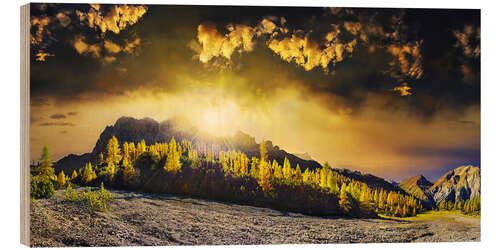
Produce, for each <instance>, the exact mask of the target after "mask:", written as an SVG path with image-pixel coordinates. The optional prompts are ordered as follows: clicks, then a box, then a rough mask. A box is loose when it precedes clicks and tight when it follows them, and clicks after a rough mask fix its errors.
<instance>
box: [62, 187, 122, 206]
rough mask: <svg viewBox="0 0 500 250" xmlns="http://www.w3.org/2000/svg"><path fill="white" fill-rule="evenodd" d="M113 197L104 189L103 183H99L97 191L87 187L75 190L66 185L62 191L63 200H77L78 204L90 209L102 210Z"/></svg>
mask: <svg viewBox="0 0 500 250" xmlns="http://www.w3.org/2000/svg"><path fill="white" fill-rule="evenodd" d="M111 198H113V197H112V195H111V193H110V192H109V191H108V190H106V189H104V184H103V183H101V188H100V190H99V191H92V188H90V187H89V188H88V189H87V191H85V190H84V191H82V192H77V191H75V190H73V189H72V188H71V185H68V187H67V188H66V191H65V192H64V200H65V201H70V202H77V203H80V204H85V205H88V206H89V207H90V208H91V209H92V210H96V211H104V210H106V209H107V204H106V203H107V202H108V201H109V199H111Z"/></svg>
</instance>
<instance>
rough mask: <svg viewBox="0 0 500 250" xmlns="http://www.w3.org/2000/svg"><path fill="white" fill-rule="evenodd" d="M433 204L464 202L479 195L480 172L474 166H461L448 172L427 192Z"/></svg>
mask: <svg viewBox="0 0 500 250" xmlns="http://www.w3.org/2000/svg"><path fill="white" fill-rule="evenodd" d="M428 192H429V194H430V195H432V197H433V199H434V202H435V203H436V204H439V203H440V202H441V201H443V200H444V201H452V202H455V201H456V200H466V199H470V198H472V197H475V196H479V195H481V171H480V168H479V167H475V166H461V167H458V168H455V169H452V170H450V171H448V172H447V173H446V174H444V175H443V176H442V177H441V178H439V179H438V180H437V181H436V182H435V183H434V185H432V186H431V187H430V188H429V190H428Z"/></svg>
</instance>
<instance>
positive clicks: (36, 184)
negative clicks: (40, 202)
mask: <svg viewBox="0 0 500 250" xmlns="http://www.w3.org/2000/svg"><path fill="white" fill-rule="evenodd" d="M53 195H54V184H53V183H52V181H51V180H50V179H49V178H47V177H44V176H38V175H37V176H32V177H31V183H30V196H31V197H32V198H35V199H40V198H50V197H52V196H53Z"/></svg>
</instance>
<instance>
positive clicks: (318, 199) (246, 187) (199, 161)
mask: <svg viewBox="0 0 500 250" xmlns="http://www.w3.org/2000/svg"><path fill="white" fill-rule="evenodd" d="M103 184H104V185H105V186H107V187H112V188H117V189H124V190H132V191H140V192H151V193H164V194H175V195H183V196H190V197H196V198H206V199H211V200H217V201H225V202H232V203H237V204H244V205H252V206H260V207H269V208H273V209H277V210H280V211H289V212H298V213H304V214H309V215H319V216H348V217H356V218H375V217H378V215H379V214H382V215H388V216H397V217H408V216H414V215H416V214H417V213H420V212H423V211H425V209H424V208H423V207H422V204H421V202H420V200H419V199H417V198H415V197H413V196H411V195H408V194H405V193H401V192H395V191H389V190H385V189H381V188H379V189H374V188H370V187H369V186H368V185H367V184H366V183H363V182H360V181H357V180H355V179H353V178H349V177H346V176H344V175H342V174H339V173H338V172H337V171H334V170H333V169H332V167H331V166H330V165H329V164H328V163H324V164H323V165H322V168H321V169H319V168H318V169H315V170H310V169H305V170H302V169H301V167H300V166H299V165H297V166H295V167H294V166H291V164H290V162H289V161H288V159H286V158H285V159H284V161H283V164H279V163H278V162H277V161H276V160H273V161H270V160H269V159H268V156H267V149H266V147H265V145H264V143H261V144H260V158H257V157H252V158H251V159H249V158H248V157H247V156H246V155H245V154H244V153H242V152H240V151H234V150H224V149H222V147H221V146H220V145H216V144H204V143H200V142H196V143H193V142H192V141H189V140H182V141H180V142H177V141H176V140H175V138H173V137H172V138H171V140H170V142H169V143H158V142H157V143H154V144H152V145H146V143H145V141H144V140H142V141H140V142H139V143H134V142H124V143H123V144H121V145H120V144H119V142H118V140H117V138H116V137H114V136H113V137H112V138H111V139H110V140H109V141H108V144H107V152H105V153H104V154H103V153H100V155H99V162H98V163H97V164H92V163H91V162H88V163H86V164H85V166H82V168H80V169H79V170H78V171H73V172H72V173H68V174H67V173H64V171H60V172H59V173H58V174H57V175H56V173H55V171H54V168H53V167H52V161H51V159H50V152H49V150H48V148H47V147H44V149H43V152H42V156H41V158H40V162H39V163H38V164H37V165H36V166H33V167H32V170H31V196H32V197H33V198H44V197H50V196H52V194H53V193H54V188H55V189H57V188H67V191H66V196H67V197H73V200H76V199H77V197H78V196H77V194H74V193H71V192H74V191H72V190H71V185H73V186H74V185H80V186H90V187H92V186H94V187H97V186H99V185H101V190H100V191H99V193H98V192H96V193H95V195H94V196H91V195H92V193H91V192H92V191H91V190H90V189H89V191H88V192H87V193H85V192H84V193H83V194H80V196H81V197H95V199H96V200H98V201H99V199H101V198H102V200H103V202H105V200H107V199H109V198H110V197H108V196H107V194H106V193H105V190H104V187H103ZM98 194H102V195H101V196H99V195H98ZM70 195H72V196H70ZM100 197H101V198H100ZM479 202H480V199H479V198H476V199H471V200H467V201H456V202H455V203H451V202H442V203H440V204H439V206H438V208H439V209H441V210H461V211H462V212H464V213H469V214H473V213H478V212H479V208H480V204H479ZM97 203H98V207H100V208H102V207H103V206H104V207H105V204H100V203H99V202H97Z"/></svg>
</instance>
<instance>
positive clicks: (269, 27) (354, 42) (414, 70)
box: [188, 13, 423, 80]
mask: <svg viewBox="0 0 500 250" xmlns="http://www.w3.org/2000/svg"><path fill="white" fill-rule="evenodd" d="M351 14H352V13H351ZM391 20H392V21H391V22H393V25H394V26H395V27H396V26H397V24H398V23H400V20H401V16H400V15H395V16H393V17H392V19H391ZM285 24H286V19H285V18H283V17H282V18H280V19H278V18H276V17H267V18H264V19H263V20H262V21H261V22H260V23H259V24H257V25H256V26H255V27H251V26H247V25H228V26H227V30H228V33H226V34H221V33H219V31H218V30H217V28H216V27H215V24H213V23H202V24H200V25H199V26H198V35H197V41H194V42H191V43H190V44H189V45H188V46H189V47H190V48H191V49H192V50H194V51H195V52H196V53H197V55H196V56H195V58H197V59H199V60H200V62H202V63H208V62H209V61H211V60H212V59H213V58H219V57H220V58H225V59H227V60H231V56H232V55H233V54H234V53H235V52H239V53H242V52H249V51H252V49H253V46H254V43H255V42H254V39H255V38H259V37H263V38H264V41H265V43H266V45H267V47H268V48H269V49H271V50H272V51H273V52H274V53H276V54H277V55H279V56H280V57H281V59H283V60H284V61H286V62H288V63H294V64H297V65H299V66H301V67H302V68H304V70H306V71H310V70H312V69H314V68H321V69H322V70H323V71H324V72H325V73H334V67H335V65H336V64H337V63H339V62H342V61H344V60H345V59H347V58H350V57H352V56H353V53H354V51H355V49H356V47H357V46H358V45H360V44H361V43H363V45H365V46H367V47H368V49H369V52H370V53H373V52H374V51H375V49H377V48H378V49H384V50H386V52H387V53H388V54H389V55H390V56H392V58H393V59H392V60H391V62H390V63H389V65H388V67H389V68H388V70H387V71H385V72H383V73H389V74H390V75H391V77H393V78H395V79H398V80H407V79H408V78H412V79H420V78H422V76H423V67H422V60H423V58H422V54H421V45H422V41H410V42H403V41H401V40H400V34H399V30H398V29H397V28H394V29H391V31H385V30H384V27H383V26H382V25H381V24H380V25H379V24H374V23H368V24H363V23H361V22H359V21H350V22H343V23H340V24H331V25H330V27H331V29H330V30H329V31H328V32H327V33H326V34H325V35H324V36H323V37H322V38H323V39H322V40H321V41H316V40H313V39H311V38H310V34H311V33H312V31H310V32H304V31H302V30H296V31H294V32H291V33H289V32H288V29H287V28H286V27H285ZM346 32H347V33H348V34H350V35H351V36H350V37H351V38H350V39H346V36H345V33H346ZM340 37H342V39H341V38H340ZM347 37H349V36H347ZM211 64H212V65H220V64H222V65H225V64H224V63H223V62H222V63H221V62H220V61H217V62H215V61H213V62H212V63H211Z"/></svg>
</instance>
